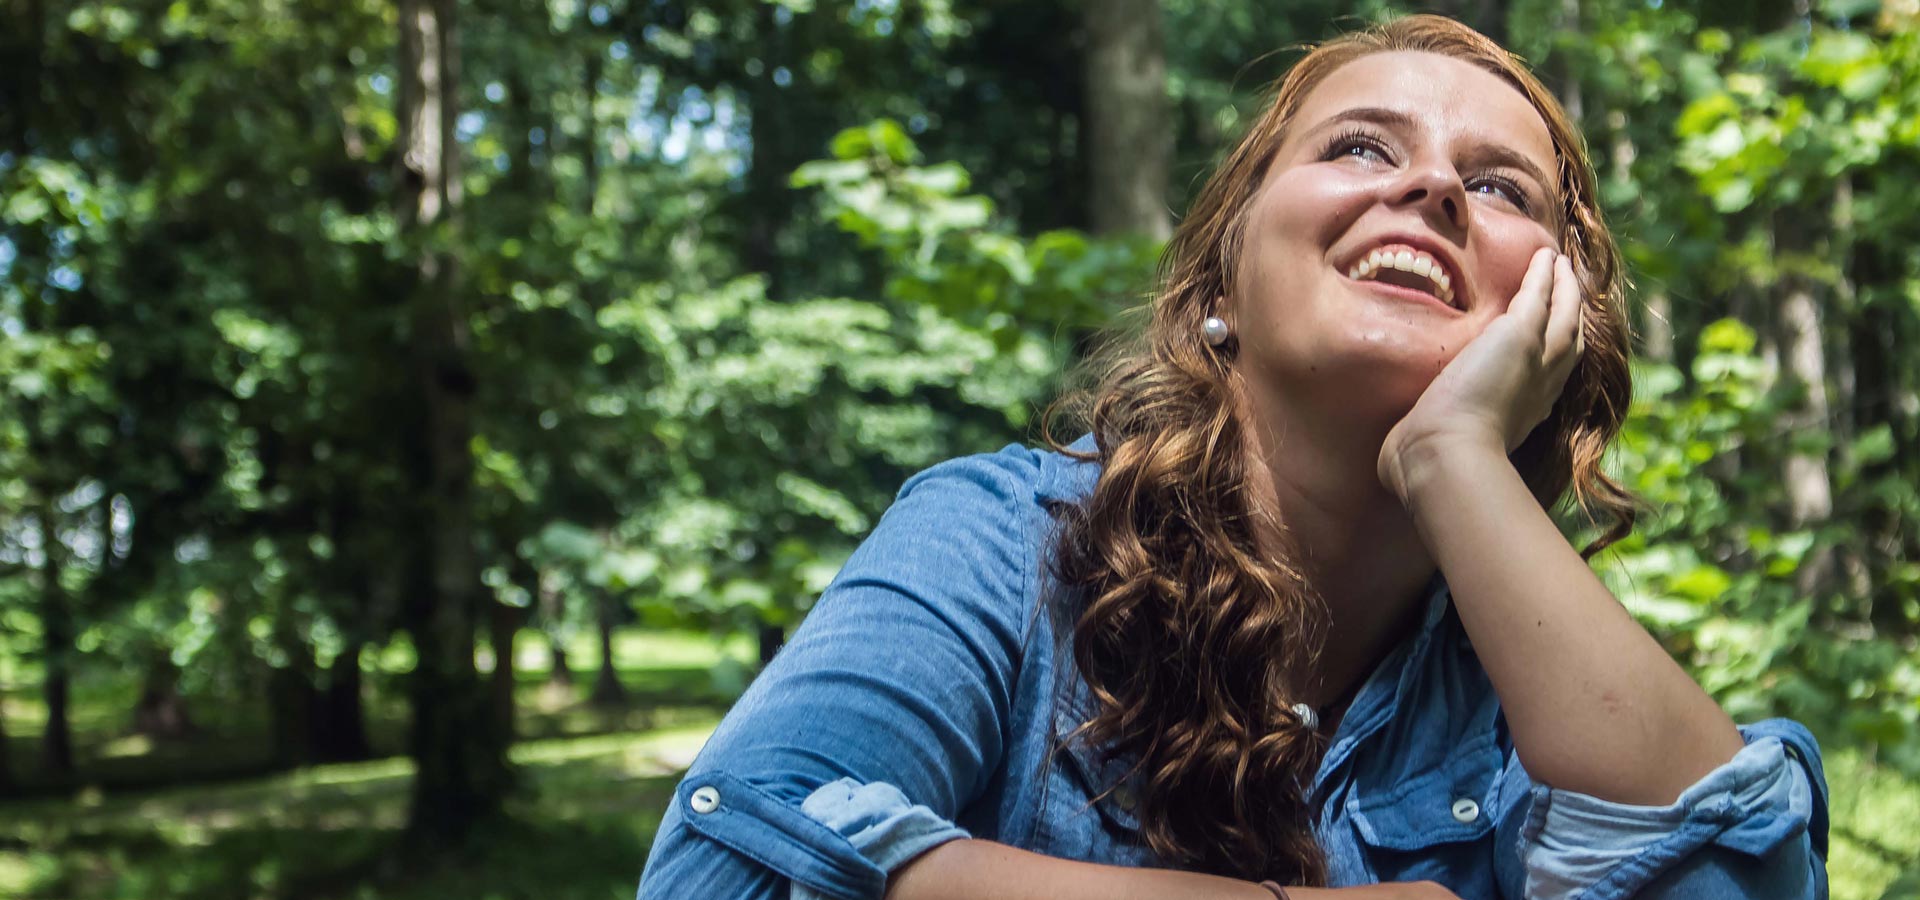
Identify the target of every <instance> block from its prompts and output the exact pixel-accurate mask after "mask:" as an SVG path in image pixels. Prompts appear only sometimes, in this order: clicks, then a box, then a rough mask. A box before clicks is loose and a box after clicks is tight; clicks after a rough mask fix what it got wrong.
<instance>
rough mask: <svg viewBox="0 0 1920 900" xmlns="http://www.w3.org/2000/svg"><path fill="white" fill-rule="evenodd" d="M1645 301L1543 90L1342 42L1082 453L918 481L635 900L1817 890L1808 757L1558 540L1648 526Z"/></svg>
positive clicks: (1257, 159) (1193, 247)
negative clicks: (1715, 684) (1727, 697)
mask: <svg viewBox="0 0 1920 900" xmlns="http://www.w3.org/2000/svg"><path fill="white" fill-rule="evenodd" d="M1624 303H1625V300H1624V294H1623V290H1622V285H1621V279H1620V277H1619V274H1618V265H1617V262H1616V252H1615V249H1614V246H1613V242H1612V238H1611V236H1610V234H1609V233H1608V231H1607V229H1606V227H1605V225H1604V223H1603V222H1602V221H1601V218H1600V216H1599V214H1598V212H1597V210H1596V208H1595V204H1594V191H1593V176H1592V170H1591V167H1590V165H1589V163H1588V161H1587V159H1586V156H1585V154H1584V150H1583V148H1582V146H1581V143H1580V140H1579V137H1578V135H1577V134H1575V133H1574V131H1573V130H1572V128H1571V126H1570V125H1569V123H1568V121H1567V119H1566V116H1565V115H1564V114H1563V113H1562V112H1561V111H1560V109H1559V108H1558V106H1557V105H1556V104H1555V102H1554V100H1553V98H1552V96H1551V95H1550V94H1549V93H1548V92H1547V91H1546V90H1545V89H1544V88H1543V87H1541V85H1540V84H1539V82H1538V81H1537V80H1535V79H1534V78H1533V77H1532V76H1531V75H1530V74H1529V73H1527V72H1526V70H1525V69H1524V68H1522V67H1521V66H1520V65H1519V64H1518V63H1517V62H1516V61H1515V60H1514V59H1513V57H1511V56H1510V55H1509V54H1507V53H1506V52H1505V51H1504V50H1502V49H1500V48H1499V47H1498V46H1497V45H1495V44H1493V43H1492V42H1491V41H1489V40H1487V39H1486V38H1485V37H1483V36H1481V35H1479V34H1477V33H1474V32H1473V31H1471V30H1469V29H1467V28H1465V27H1463V26H1461V25H1459V24H1457V23H1455V22H1452V21H1450V20H1446V19H1441V18H1436V17H1430V16H1415V17H1410V18H1406V19H1400V20H1397V21H1394V22H1391V23H1388V24H1386V25H1382V26H1379V27H1377V28H1373V29H1370V30H1367V31H1363V32H1358V33H1355V34H1350V35H1347V36H1345V37H1343V38H1340V39H1338V40H1335V41H1333V42H1330V43H1328V44H1326V45H1324V46H1322V47H1320V48H1318V49H1316V50H1314V51H1313V52H1312V53H1310V54H1308V55H1307V56H1306V57H1305V58H1304V59H1302V60H1301V61H1300V63H1298V64H1297V65H1296V66H1295V67H1294V68H1293V70H1292V71H1291V72H1290V73H1289V75H1288V76H1287V78H1286V79H1285V80H1284V82H1283V83H1282V84H1281V85H1280V87H1279V89H1278V91H1277V92H1276V94H1275V96H1274V99H1273V101H1272V103H1271V105H1270V106H1269V108H1268V109H1267V111H1266V112H1265V114H1264V115H1263V116H1262V117H1261V118H1260V120H1259V121H1258V122H1257V123H1256V124H1255V125H1254V127H1253V128H1252V130H1251V131H1250V132H1249V133H1248V134H1247V135H1246V136H1245V138H1243V139H1242V141H1241V142H1240V143H1239V145H1238V146H1237V147H1236V148H1235V149H1234V150H1233V152H1232V153H1231V154H1230V155H1229V156H1228V157H1227V159H1226V160H1225V161H1224V162H1223V163H1222V165H1221V167H1220V168H1219V170H1218V171H1217V172H1216V173H1215V174H1214V176H1213V178H1212V179H1211V180H1210V181H1209V183H1208V184H1207V186H1206V188H1205V189H1204V190H1203V191H1202V192H1201V194H1200V196H1199V198H1198V199H1197V200H1196V201H1195V203H1194V205H1193V208H1192V209H1191V210H1190V211H1189V213H1188V216H1187V218H1186V219H1185V221H1184V222H1183V223H1182V225H1181V226H1180V229H1179V230H1178V232H1177V233H1176V234H1175V236H1174V238H1173V241H1172V243H1171V244H1170V245H1169V247H1168V250H1167V253H1166V257H1165V261H1164V265H1163V283H1162V285H1161V288H1160V290H1159V292H1158V294H1157V296H1156V297H1155V299H1154V302H1153V305H1152V320H1151V324H1150V325H1149V326H1148V328H1147V329H1146V331H1145V333H1144V334H1143V335H1142V336H1141V339H1140V340H1139V341H1137V342H1135V343H1132V344H1127V345H1123V346H1121V347H1120V348H1119V350H1118V351H1116V355H1114V356H1113V357H1112V358H1111V359H1110V360H1109V361H1107V362H1106V363H1104V364H1103V365H1104V368H1103V369H1101V370H1100V372H1101V374H1100V377H1099V378H1098V379H1097V381H1098V384H1097V386H1096V387H1095V388H1094V389H1093V390H1092V391H1090V392H1089V393H1088V394H1087V395H1086V396H1084V397H1082V398H1079V399H1080V401H1081V402H1080V403H1079V404H1078V405H1077V406H1075V407H1074V408H1076V409H1078V410H1079V412H1080V413H1081V414H1082V416H1083V417H1084V419H1085V422H1086V424H1087V425H1088V426H1089V428H1090V433H1088V434H1086V435H1085V436H1083V437H1081V438H1080V439H1078V440H1076V441H1074V442H1072V443H1071V444H1070V445H1065V446H1062V445H1059V444H1056V445H1055V446H1054V447H1053V448H1052V449H1050V450H1044V451H1036V450H1029V449H1025V448H1021V447H1017V446H1014V447H1009V448H1007V449H1005V450H1002V451H1001V452H999V453H996V454H991V455H986V456H978V457H968V458H964V459H958V460H954V461H952V462H949V463H945V464H942V465H940V466H936V467H934V468H933V469H930V470H928V471H926V472H923V473H921V474H920V475H918V476H916V477H915V478H913V479H912V480H911V481H909V482H908V483H907V485H906V486H905V487H904V488H902V490H901V492H900V495H899V497H898V498H897V500H896V502H895V504H894V506H893V508H892V509H891V510H889V511H888V513H887V515H886V517H885V518H884V519H883V520H882V521H881V523H880V524H879V526H878V527H877V528H876V529H875V531H874V533H873V535H872V536H871V537H870V538H869V539H868V540H867V542H866V543H865V544H864V545H863V546H862V547H861V549H860V550H859V552H857V553H856V554H855V555H854V556H853V558H852V559H851V560H849V562H848V563H847V566H846V568H845V569H844V570H843V571H842V572H841V574H840V576H839V577H838V578H837V579H836V580H835V581H834V583H833V584H832V585H831V586H830V587H829V588H828V589H827V591H826V592H825V593H824V594H823V596H822V597H821V599H820V600H819V602H818V603H817V604H816V606H815V607H814V610H813V612H812V613H811V615H810V616H809V618H808V619H807V620H806V622H805V623H803V625H802V626H801V627H800V629H799V630H798V631H797V632H796V634H795V636H794V639H793V641H792V643H791V644H790V645H789V646H788V647H787V648H786V650H784V651H783V652H782V653H781V654H780V655H779V656H778V657H777V658H776V659H775V660H774V661H773V663H772V664H770V665H769V666H768V668H767V670H766V672H765V673H764V674H763V675H762V676H761V677H760V679H759V680H757V681H756V682H755V683H754V685H753V687H752V689H751V690H750V691H749V692H748V693H747V695H746V696H745V697H743V698H742V700H741V701H740V703H739V704H738V705H737V706H736V707H735V709H734V710H733V711H732V712H731V713H730V714H729V715H728V716H727V719H726V721H725V722H724V723H722V725H721V727H720V729H719V730H718V731H717V732H716V733H715V735H714V737H713V738H712V740H711V742H710V743H709V744H708V746H707V747H706V749H705V750H704V751H703V752H702V754H701V756H700V758H699V760H698V761H697V762H696V763H695V764H694V766H693V768H692V769H691V770H690V771H689V773H688V775H687V777H686V780H685V781H684V782H683V783H682V785H681V787H680V790H679V794H678V797H677V802H676V803H675V805H674V806H673V807H672V808H670V809H669V811H668V813H667V816H666V818H665V820H664V821H663V823H662V826H661V830H660V836H659V838H658V839H657V842H656V844H655V846H654V850H653V853H652V856H651V858H650V860H649V862H648V867H647V870H646V874H645V876H644V880H643V882H642V884H641V890H640V893H641V896H642V897H643V898H645V897H661V898H664V897H682V896H727V897H785V896H792V897H798V898H812V897H822V896H833V897H862V898H864V897H878V896H881V895H883V894H884V895H885V896H887V897H890V898H897V900H929V898H960V897H981V896H992V897H998V898H1025V897H1033V898H1041V897H1046V898H1077V897H1086V898H1102V900H1107V898H1124V897H1163V896H1183V897H1221V898H1228V897H1242V898H1249V900H1257V898H1269V900H1271V898H1273V897H1275V896H1279V897H1288V896H1291V897H1294V898H1296V900H1305V898H1309V897H1315V896H1320V895H1322V894H1323V893H1329V894H1333V893H1337V894H1340V895H1343V896H1351V897H1355V898H1361V897H1382V898H1384V897H1451V896H1459V897H1510V898H1519V897H1563V896H1565V897H1572V896H1578V897H1583V898H1625V897H1676V898H1677V897H1755V896H1765V897H1783V898H1784V897H1815V896H1823V895H1824V893H1825V881H1826V872H1825V861H1824V853H1825V846H1826V837H1825V817H1826V812H1825V786H1824V783H1823V781H1822V778H1821V773H1820V764H1819V752H1818V748H1817V747H1816V746H1815V744H1814V742H1813V740H1812V738H1811V737H1810V736H1809V735H1808V734H1807V732H1806V731H1805V729H1803V728H1801V727H1800V726H1798V725H1797V724H1795V723H1792V722H1787V721H1782V720H1773V721H1769V722H1762V723H1758V724H1756V725H1752V726H1746V727H1740V728H1736V727H1735V726H1734V724H1733V723H1732V722H1731V721H1730V720H1729V719H1728V717H1727V716H1726V715H1725V714H1724V713H1722V712H1721V711H1720V710H1719V709H1718V708H1717V707H1716V706H1715V705H1714V703H1713V702H1712V700H1711V699H1710V698H1709V697H1708V696H1707V695H1706V694H1705V693H1704V692H1702V691H1701V690H1700V688H1699V687H1698V686H1696V685H1694V684H1693V683H1692V682H1691V681H1690V680H1689V679H1688V678H1687V676H1686V675H1685V673H1684V672H1683V671H1682V670H1681V669H1680V668H1679V667H1678V666H1677V665H1675V664H1674V663H1673V661H1672V660H1671V659H1669V658H1668V657H1667V656H1666V655H1665V654H1664V652H1662V650H1661V649H1660V647H1659V645H1658V644H1657V643H1655V642H1654V641H1653V639H1652V638H1651V637H1649V636H1648V635H1647V634H1646V632H1645V631H1643V630H1641V629H1640V627H1639V626H1638V625H1637V624H1636V623H1635V622H1634V621H1633V620H1632V618H1631V617H1629V616H1628V615H1627V614H1626V613H1625V612H1624V611H1623V610H1622V609H1621V607H1620V606H1619V604H1618V603H1617V602H1616V601H1615V600H1614V598H1613V597H1612V596H1611V595H1610V594H1609V593H1608V592H1607V590H1606V589H1605V587H1603V586H1602V585H1601V583H1600V582H1599V581H1598V580H1597V579H1596V578H1595V577H1594V575H1593V573H1592V572H1591V571H1590V570H1589V569H1588V568H1587V566H1586V564H1585V561H1584V559H1583V558H1582V556H1581V554H1580V553H1579V552H1577V551H1576V550H1575V549H1574V548H1573V547H1572V546H1570V545H1569V544H1568V543H1567V541H1566V540H1565V538H1563V537H1562V536H1561V534H1560V532H1559V531H1558V529H1557V528H1556V527H1555V525H1554V523H1553V521H1552V520H1551V519H1550V518H1549V517H1548V515H1547V510H1548V509H1551V508H1552V507H1553V506H1554V505H1556V504H1557V503H1559V502H1560V501H1561V500H1562V499H1563V497H1564V495H1567V494H1568V493H1571V494H1572V496H1573V497H1574V499H1575V500H1576V501H1578V502H1579V504H1580V505H1581V506H1582V507H1583V508H1584V509H1585V510H1586V511H1587V512H1589V513H1590V514H1592V515H1593V516H1594V517H1595V518H1596V519H1601V520H1608V521H1610V522H1611V523H1612V527H1611V529H1610V530H1609V531H1608V532H1607V533H1606V535H1605V536H1604V537H1603V538H1602V539H1601V541H1600V543H1599V544H1597V545H1596V546H1594V547H1589V548H1587V549H1588V552H1592V551H1594V550H1596V549H1597V548H1598V546H1601V545H1604V544H1605V543H1606V542H1608V541H1611V540H1615V539H1617V538H1618V537H1619V536H1621V535H1622V534H1624V533H1625V532H1626V531H1627V530H1628V529H1630V527H1631V525H1632V515H1631V510H1632V505H1631V502H1630V498H1629V497H1628V496H1627V495H1626V494H1625V492H1624V491H1622V490H1621V489H1620V488H1619V487H1618V486H1617V485H1616V484H1615V483H1614V482H1613V481H1612V480H1610V479H1609V478H1608V477H1607V475H1606V474H1605V472H1603V471H1602V469H1601V467H1600V457H1601V453H1602V452H1603V451H1604V449H1605V448H1606V446H1607V443H1608V442H1609V441H1610V440H1611V439H1612V438H1613V436H1614V435H1615V434H1616V433H1617V432H1618V430H1619V427H1620V423H1621V416H1622V415H1623V414H1624V411H1625V409H1626V408H1627V398H1628V392H1629V385H1628V380H1627V365H1626V358H1627V346H1628V341H1627V333H1626V325H1625V321H1626V320H1625V316H1624V314H1623V307H1624Z"/></svg>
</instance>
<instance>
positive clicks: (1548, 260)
mask: <svg viewBox="0 0 1920 900" xmlns="http://www.w3.org/2000/svg"><path fill="white" fill-rule="evenodd" d="M1580 295H1581V289H1580V283H1579V278H1578V277H1577V276H1575V274H1574V271H1573V264H1572V262H1571V261H1569V260H1568V259H1567V257H1565V256H1562V255H1560V254H1559V253H1558V252H1556V251H1554V250H1553V249H1552V248H1542V249H1540V250H1539V251H1538V252H1536V253H1535V254H1534V255H1533V259H1532V261H1531V263H1530V264H1529V265H1528V267H1527V274H1526V277H1525V278H1524V279H1522V281H1521V282H1520V290H1519V291H1518V292H1517V293H1515V294H1514V297H1513V301H1512V302H1511V303H1510V304H1509V305H1508V306H1507V310H1506V312H1504V313H1501V314H1500V315H1499V316H1498V317H1496V318H1494V319H1493V321H1491V322H1489V323H1488V324H1487V327H1486V329H1485V330H1484V331H1482V332H1481V333H1480V335H1479V337H1477V338H1475V339H1474V340H1473V341H1472V342H1471V343H1469V344H1467V346H1465V347H1464V348H1462V349H1461V350H1460V353H1459V355H1457V356H1455V357H1454V358H1453V361H1452V362H1450V363H1448V364H1447V367H1446V368H1445V369H1443V370H1441V372H1440V374H1439V375H1438V376H1437V377H1435V378H1434V380H1433V383H1432V384H1431V385H1429V386H1428V387H1427V389H1426V392H1425V393H1423V394H1421V395H1420V400H1419V402H1417V403H1415V404H1414V406H1413V409H1412V410H1411V411H1410V412H1408V413H1407V415H1406V417H1405V418H1403V419H1401V420H1400V422H1399V423H1398V424H1397V425H1395V426H1394V427H1393V430H1392V431H1390V432H1388V434H1387V440H1386V442H1385V443H1384V444H1383V445H1382V446H1381V448H1380V458H1379V462H1378V470H1379V475H1380V480H1381V482H1382V483H1383V484H1385V485H1386V486H1387V487H1388V488H1389V489H1390V490H1392V491H1394V493H1395V494H1397V495H1399V496H1400V497H1401V498H1402V499H1403V500H1404V499H1405V498H1406V497H1407V492H1408V489H1409V486H1410V484H1411V483H1412V476H1413V475H1414V474H1416V472H1415V471H1414V470H1415V469H1416V468H1417V467H1418V466H1419V465H1421V464H1422V461H1423V460H1424V459H1426V458H1428V457H1430V456H1431V455H1433V454H1437V453H1454V452H1481V451H1485V452H1498V453H1499V454H1501V455H1503V456H1504V455H1505V454H1507V453H1511V452H1513V450H1514V448H1516V447H1518V446H1520V442H1521V441H1523V440H1525V439H1526V437H1527V435H1528V434H1529V433H1530V432H1532V431H1533V429H1534V427H1535V426H1538V425H1539V424H1540V423H1541V422H1542V421H1544V420H1545V419H1546V417H1547V414H1548V413H1550V412H1551V411H1552V410H1553V404H1554V401H1556V400H1558V399H1559V397H1560V392H1561V390H1562V389H1563V388H1564V387H1565V386H1566V383H1567V376H1568V375H1569V374H1571V373H1572V372H1573V367H1574V364H1575V363H1576V362H1577V361H1578V360H1579V358H1580V354H1581V353H1582V352H1583V351H1584V349H1585V348H1584V347H1583V346H1582V345H1581V340H1580V330H1581V329H1580V316H1581V309H1582V303H1581V296H1580Z"/></svg>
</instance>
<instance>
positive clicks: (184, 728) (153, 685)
mask: <svg viewBox="0 0 1920 900" xmlns="http://www.w3.org/2000/svg"><path fill="white" fill-rule="evenodd" d="M133 730H134V731H136V732H139V733H140V734H144V735H146V736H147V737H150V738H153V739H154V740H159V741H172V740H179V739H181V738H185V737H188V736H191V735H192V734H194V733H195V732H196V731H197V730H198V729H196V728H194V725H193V717H192V716H190V715H188V713H187V701H186V699H185V698H183V697H181V696H180V667H178V666H176V665H174V664H173V660H172V658H170V657H169V656H168V655H167V653H166V651H165V650H159V651H156V652H155V653H154V655H153V658H152V660H150V661H149V662H148V663H147V671H146V674H145V677H144V678H142V679H141V686H140V699H139V700H138V701H136V702H135V703H134V705H133Z"/></svg>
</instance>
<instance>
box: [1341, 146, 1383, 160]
mask: <svg viewBox="0 0 1920 900" xmlns="http://www.w3.org/2000/svg"><path fill="white" fill-rule="evenodd" d="M1340 155H1341V156H1353V157H1358V158H1360V159H1364V160H1368V161H1370V162H1386V161H1387V158H1386V157H1385V156H1382V155H1381V153H1380V151H1379V150H1376V149H1374V148H1373V147H1371V146H1368V145H1366V144H1347V145H1346V146H1345V147H1342V148H1341V149H1340Z"/></svg>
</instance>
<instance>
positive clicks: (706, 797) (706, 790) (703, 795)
mask: <svg viewBox="0 0 1920 900" xmlns="http://www.w3.org/2000/svg"><path fill="white" fill-rule="evenodd" d="M687 805H688V806H691V807H693V811H694V812H697V813H699V814H701V815H703V816H704V815H706V814H707V813H710V812H713V811H714V810H716V809H719V808H720V792H719V791H716V790H714V789H713V785H707V786H706V787H703V788H700V789H699V790H696V791H694V792H693V796H692V797H689V798H687ZM1456 808H1457V807H1456Z"/></svg>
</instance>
